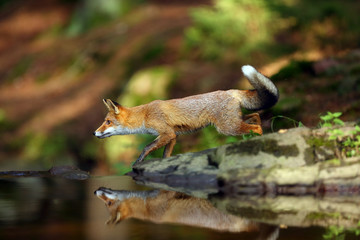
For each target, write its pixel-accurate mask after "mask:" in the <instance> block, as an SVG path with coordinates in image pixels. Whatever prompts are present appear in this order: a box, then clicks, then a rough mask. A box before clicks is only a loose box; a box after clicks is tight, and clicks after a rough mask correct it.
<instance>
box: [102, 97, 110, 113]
mask: <svg viewBox="0 0 360 240" xmlns="http://www.w3.org/2000/svg"><path fill="white" fill-rule="evenodd" d="M103 103H104V104H105V106H106V108H107V109H108V110H109V111H110V106H109V105H108V104H107V102H106V100H105V99H103Z"/></svg>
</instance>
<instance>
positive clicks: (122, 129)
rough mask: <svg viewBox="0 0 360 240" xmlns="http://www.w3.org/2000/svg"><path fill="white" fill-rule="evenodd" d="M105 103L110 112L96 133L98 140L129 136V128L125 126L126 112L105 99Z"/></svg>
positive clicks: (118, 105) (113, 102)
mask: <svg viewBox="0 0 360 240" xmlns="http://www.w3.org/2000/svg"><path fill="white" fill-rule="evenodd" d="M103 102H104V104H105V106H106V107H107V109H108V110H109V112H108V114H107V115H106V117H105V121H104V122H103V124H101V126H100V127H99V128H98V129H96V131H95V132H94V135H95V136H96V137H98V138H106V137H110V136H112V135H123V134H128V127H126V126H125V119H126V111H124V108H123V107H122V106H121V105H120V104H118V103H117V102H115V101H112V100H110V99H106V100H105V99H103Z"/></svg>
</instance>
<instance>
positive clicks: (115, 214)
mask: <svg viewBox="0 0 360 240" xmlns="http://www.w3.org/2000/svg"><path fill="white" fill-rule="evenodd" d="M94 194H95V195H96V196H97V197H98V198H100V199H101V200H102V201H103V202H104V203H105V206H106V207H107V208H108V210H109V213H110V218H109V220H107V221H106V224H116V223H119V222H120V221H121V220H122V218H123V217H124V216H121V211H120V209H119V207H120V206H119V205H120V203H121V200H122V194H121V192H120V191H114V190H112V189H110V188H104V187H100V188H99V189H98V190H96V191H95V192H94Z"/></svg>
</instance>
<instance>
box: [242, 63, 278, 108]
mask: <svg viewBox="0 0 360 240" xmlns="http://www.w3.org/2000/svg"><path fill="white" fill-rule="evenodd" d="M241 70H242V72H243V73H244V75H245V77H246V78H247V79H248V80H249V82H250V83H251V85H252V86H253V87H254V88H255V89H254V90H246V91H241V90H240V95H241V98H240V101H241V106H242V107H243V108H245V109H248V110H260V109H265V108H270V107H272V106H274V105H275V103H276V102H277V101H278V99H279V90H278V89H277V87H276V86H275V85H274V83H273V82H272V81H271V80H270V79H269V78H267V77H265V76H264V75H262V74H261V73H259V72H258V71H257V70H256V69H255V68H254V67H252V66H250V65H245V66H243V67H242V68H241Z"/></svg>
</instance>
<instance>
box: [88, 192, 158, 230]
mask: <svg viewBox="0 0 360 240" xmlns="http://www.w3.org/2000/svg"><path fill="white" fill-rule="evenodd" d="M159 192H160V191H159V190H149V191H126V190H112V189H110V188H105V187H100V188H99V189H98V190H96V191H95V192H94V194H95V195H96V196H97V197H98V198H100V199H101V200H102V201H103V202H104V203H105V206H106V208H107V209H108V211H109V213H110V218H109V220H108V221H107V222H106V223H107V224H117V223H119V222H121V221H122V220H124V219H127V218H131V217H133V215H134V211H136V210H139V209H145V208H144V203H146V199H147V198H149V197H150V198H155V197H157V196H158V195H159Z"/></svg>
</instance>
